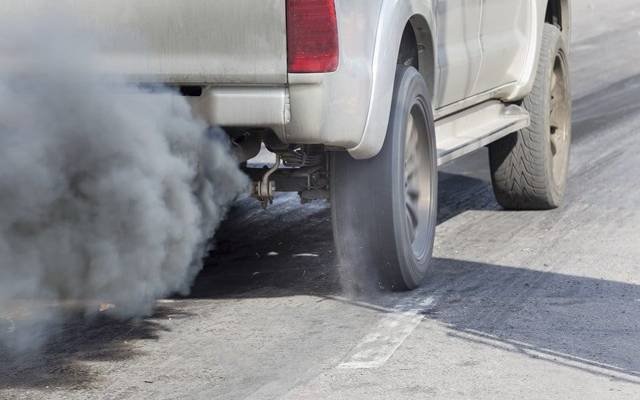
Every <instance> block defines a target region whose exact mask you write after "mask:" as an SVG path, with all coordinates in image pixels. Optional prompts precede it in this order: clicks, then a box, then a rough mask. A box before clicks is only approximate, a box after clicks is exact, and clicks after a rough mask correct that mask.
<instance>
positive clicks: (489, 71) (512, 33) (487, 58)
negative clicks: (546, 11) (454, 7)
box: [475, 0, 533, 93]
mask: <svg viewBox="0 0 640 400" xmlns="http://www.w3.org/2000/svg"><path fill="white" fill-rule="evenodd" d="M532 3H533V2H532V1H531V0H482V25H481V28H480V40H481V43H482V65H481V67H480V74H479V75H478V82H477V84H476V89H475V91H476V92H478V93H481V92H485V91H488V90H491V89H495V88H497V87H500V86H503V85H505V84H508V83H511V82H515V81H517V80H518V79H519V78H520V73H521V71H522V68H523V66H524V62H525V60H526V52H527V51H528V43H529V36H530V29H531V21H532V18H531V17H530V16H531V13H532V12H533V8H532Z"/></svg>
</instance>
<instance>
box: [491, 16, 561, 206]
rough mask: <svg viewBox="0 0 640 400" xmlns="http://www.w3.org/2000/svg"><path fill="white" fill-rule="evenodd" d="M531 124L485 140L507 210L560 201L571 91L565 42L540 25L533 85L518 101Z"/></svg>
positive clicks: (554, 31) (557, 33) (499, 197)
mask: <svg viewBox="0 0 640 400" xmlns="http://www.w3.org/2000/svg"><path fill="white" fill-rule="evenodd" d="M522 104H523V107H524V108H525V109H526V110H527V111H528V112H529V114H530V116H531V125H530V126H529V127H528V128H526V129H523V130H521V131H519V132H515V133H512V134H511V135H509V136H506V137H505V138H503V139H501V140H499V141H497V142H495V143H493V144H491V145H490V146H489V158H490V164H491V175H492V181H493V190H494V193H495V195H496V199H497V200H498V203H500V205H502V206H503V207H504V208H506V209H510V210H547V209H553V208H557V207H559V206H560V205H561V204H562V201H563V199H564V194H565V188H566V181H567V171H568V165H569V148H570V144H571V90H570V87H569V68H568V65H567V51H566V44H565V41H564V38H563V36H562V33H561V32H560V30H559V29H558V28H557V27H556V26H554V25H550V24H545V26H544V31H543V40H542V48H541V52H540V60H539V63H538V70H537V75H536V80H535V84H534V87H533V90H532V92H531V93H530V94H529V95H528V96H527V97H525V99H524V100H523V103H522Z"/></svg>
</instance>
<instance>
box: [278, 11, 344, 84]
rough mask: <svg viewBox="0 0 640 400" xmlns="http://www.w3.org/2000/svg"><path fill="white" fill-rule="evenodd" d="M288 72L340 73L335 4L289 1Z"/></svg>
mask: <svg viewBox="0 0 640 400" xmlns="http://www.w3.org/2000/svg"><path fill="white" fill-rule="evenodd" d="M287 41H288V43H287V48H288V49H287V51H288V64H289V72H292V73H311V72H334V71H335V70H336V69H338V24H337V21H336V7H335V4H334V0H287Z"/></svg>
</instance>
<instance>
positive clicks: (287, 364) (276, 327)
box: [0, 0, 640, 400]
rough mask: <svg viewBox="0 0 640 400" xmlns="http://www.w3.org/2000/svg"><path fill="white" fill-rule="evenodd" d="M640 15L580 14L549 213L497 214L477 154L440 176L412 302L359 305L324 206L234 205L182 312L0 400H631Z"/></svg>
mask: <svg viewBox="0 0 640 400" xmlns="http://www.w3.org/2000/svg"><path fill="white" fill-rule="evenodd" d="M639 14H640V6H639V5H637V1H636V0H615V1H611V0H609V1H605V0H591V1H589V0H586V1H580V2H578V1H576V2H574V20H575V29H574V34H573V39H574V40H573V51H572V60H571V63H572V70H573V91H574V125H573V126H574V144H573V151H572V164H571V170H570V183H569V192H568V198H567V204H566V206H564V207H563V208H561V209H559V210H556V211H552V212H506V211H502V210H500V207H499V206H498V205H497V204H496V202H495V200H494V197H493V194H492V191H491V187H490V185H489V183H488V179H487V178H488V171H487V161H486V153H485V152H478V153H476V154H474V155H472V156H470V157H467V158H465V159H463V160H460V161H459V162H456V163H455V164H452V165H451V166H450V167H448V168H447V169H446V170H445V171H443V172H442V173H441V185H440V188H441V194H440V217H439V220H440V221H439V225H438V230H437V239H436V248H435V257H436V261H435V266H434V268H433V272H432V273H431V275H430V277H429V280H428V282H427V283H426V284H425V285H424V287H422V288H421V289H419V290H417V291H415V292H413V293H409V294H403V295H384V296H382V295H381V296H373V297H371V296H369V297H362V298H357V299H354V298H352V297H348V296H345V295H344V290H343V288H342V285H341V282H340V274H339V267H338V266H337V265H336V262H335V259H334V255H333V253H332V238H331V227H330V220H329V210H328V208H327V206H326V205H324V204H322V203H319V204H311V205H306V206H300V205H298V204H297V202H296V201H295V199H294V198H292V197H291V196H284V197H281V198H279V199H278V200H277V201H276V204H274V206H273V207H271V208H270V209H269V210H267V211H262V210H261V209H260V208H259V207H257V205H256V204H255V203H253V202H251V201H245V202H243V203H241V204H239V205H238V206H237V207H236V208H235V209H234V211H233V212H232V215H231V216H230V218H229V221H227V223H225V225H224V227H223V228H222V229H221V231H220V232H219V234H218V247H217V250H216V252H215V253H214V254H212V256H211V257H210V259H208V260H207V263H206V264H207V265H206V268H205V270H204V271H203V272H202V274H201V275H200V276H199V278H198V279H197V282H196V284H195V287H194V290H193V293H192V294H191V295H190V296H189V297H187V298H176V299H169V300H164V301H160V302H159V304H158V310H157V312H156V314H155V315H154V316H153V317H152V318H147V319H144V320H139V321H116V320H111V319H109V318H106V317H100V318H97V319H93V320H91V321H87V320H83V319H78V320H74V321H71V322H70V323H68V324H67V325H66V326H65V327H64V331H63V332H62V334H61V335H58V336H56V338H55V339H54V340H53V341H52V342H51V343H50V344H49V345H48V346H47V347H46V348H45V349H44V350H43V352H42V353H39V354H37V355H33V356H30V357H20V358H7V357H6V355H4V356H0V398H2V399H14V398H16V399H20V398H25V399H27V398H28V399H63V398H64V399H88V398H106V399H129V398H134V399H161V398H163V399H164V398H170V399H187V398H194V399H367V400H372V399H416V398H419V399H422V398H429V399H514V398H518V399H521V400H525V399H638V398H640V263H639V262H638V260H639V259H640V233H639V232H638V230H639V228H640V206H639V204H640V137H639V136H638V133H639V130H640V101H639V100H640V15H639ZM270 253H271V254H270Z"/></svg>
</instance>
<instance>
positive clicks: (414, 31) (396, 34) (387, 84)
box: [348, 0, 438, 159]
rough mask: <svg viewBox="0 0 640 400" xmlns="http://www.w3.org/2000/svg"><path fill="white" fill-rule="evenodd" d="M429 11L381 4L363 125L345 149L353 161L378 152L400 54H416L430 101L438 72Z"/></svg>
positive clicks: (417, 0) (419, 2)
mask: <svg viewBox="0 0 640 400" xmlns="http://www.w3.org/2000/svg"><path fill="white" fill-rule="evenodd" d="M431 7H432V6H431V2H425V1H423V0H406V1H397V0H385V1H384V2H383V4H382V8H381V11H380V18H379V21H378V31H377V34H376V44H375V50H374V58H373V66H372V71H373V79H372V89H371V98H370V102H369V112H368V115H367V121H366V124H365V129H364V132H363V135H362V139H361V140H360V143H359V144H358V145H357V146H355V147H353V148H350V149H348V150H349V153H350V154H351V155H352V156H353V157H354V158H357V159H367V158H371V157H374V156H375V155H376V154H378V152H379V151H380V149H381V148H382V145H383V143H384V139H385V136H386V132H387V126H388V123H389V121H388V119H389V112H390V110H391V101H392V96H393V85H394V81H395V71H396V66H397V65H398V61H399V59H400V58H401V54H413V55H415V54H416V53H417V60H418V61H417V68H418V70H419V71H420V73H421V74H422V76H423V77H424V78H425V81H426V82H427V86H428V88H429V91H430V95H431V96H432V97H433V94H434V93H435V87H436V86H437V79H438V73H437V72H438V71H437V68H436V61H435V60H437V54H436V49H437V47H436V46H434V43H435V40H434V34H433V32H434V29H433V28H434V27H435V23H434V16H433V10H432V8H431ZM403 39H404V40H403ZM410 65H411V64H410ZM429 100H432V99H429Z"/></svg>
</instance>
